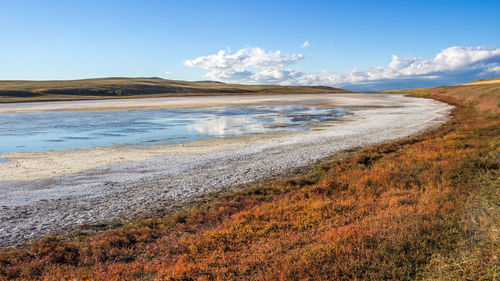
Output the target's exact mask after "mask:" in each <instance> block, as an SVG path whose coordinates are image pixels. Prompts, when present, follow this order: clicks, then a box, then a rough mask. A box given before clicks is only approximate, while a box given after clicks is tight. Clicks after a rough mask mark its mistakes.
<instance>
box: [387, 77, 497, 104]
mask: <svg viewBox="0 0 500 281" xmlns="http://www.w3.org/2000/svg"><path fill="white" fill-rule="evenodd" d="M388 92H398V93H401V92H406V93H411V94H413V95H414V96H422V97H427V96H430V97H433V98H438V99H446V100H447V101H448V102H451V103H454V102H457V103H461V104H464V105H468V106H471V107H474V108H476V109H478V110H480V111H488V112H490V113H500V97H499V95H498V93H499V92H500V78H494V79H486V80H479V81H474V82H470V83H465V84H460V85H455V86H443V87H435V88H418V89H409V90H394V91H388Z"/></svg>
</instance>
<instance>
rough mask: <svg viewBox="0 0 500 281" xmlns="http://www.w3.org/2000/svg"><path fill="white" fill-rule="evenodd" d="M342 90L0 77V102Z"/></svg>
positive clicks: (156, 80) (151, 80)
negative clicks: (4, 78)
mask: <svg viewBox="0 0 500 281" xmlns="http://www.w3.org/2000/svg"><path fill="white" fill-rule="evenodd" d="M338 92H350V91H347V90H344V89H339V88H332V87H322V86H277V85H239V84H225V83H218V82H190V81H181V80H166V79H160V78H97V79H83V80H61V81H22V80H19V81H9V80H3V81H2V80H0V103H1V102H28V101H55V100H86V99H103V98H106V99H108V98H139V97H168V96H199V95H230V94H233V95H234V94H308V93H338Z"/></svg>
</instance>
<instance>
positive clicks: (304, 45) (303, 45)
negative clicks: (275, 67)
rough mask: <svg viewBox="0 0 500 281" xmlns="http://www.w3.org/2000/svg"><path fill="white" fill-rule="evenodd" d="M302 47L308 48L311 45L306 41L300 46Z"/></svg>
mask: <svg viewBox="0 0 500 281" xmlns="http://www.w3.org/2000/svg"><path fill="white" fill-rule="evenodd" d="M300 47H301V48H307V47H309V41H305V42H304V43H302V46H300Z"/></svg>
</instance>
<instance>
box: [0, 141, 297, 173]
mask: <svg viewBox="0 0 500 281" xmlns="http://www.w3.org/2000/svg"><path fill="white" fill-rule="evenodd" d="M299 133H304V132H296V133H281V134H266V135H251V136H240V137H234V138H224V139H205V140H198V141H191V142H187V143H180V144H173V145H156V146H146V147H143V148H133V147H116V148H114V147H94V148H92V149H70V150H60V151H57V150H55V151H46V152H17V153H9V154H3V155H2V154H0V156H1V157H2V158H3V159H4V160H6V162H0V179H1V180H4V181H16V180H23V181H26V180H36V179H43V178H49V177H54V176H60V175H65V174H73V173H77V172H81V171H85V170H89V169H92V168H95V167H100V166H105V165H108V164H113V163H117V162H131V161H141V160H146V159H148V158H151V157H153V156H155V155H200V154H210V153H215V152H221V151H226V150H231V149H236V148H238V147H243V146H246V145H249V144H256V143H261V142H266V141H275V140H277V139H279V138H282V137H284V136H291V135H294V134H299Z"/></svg>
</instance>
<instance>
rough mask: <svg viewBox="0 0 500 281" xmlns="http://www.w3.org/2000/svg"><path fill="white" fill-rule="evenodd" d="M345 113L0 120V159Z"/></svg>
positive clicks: (213, 111)
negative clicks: (0, 156) (6, 155)
mask: <svg viewBox="0 0 500 281" xmlns="http://www.w3.org/2000/svg"><path fill="white" fill-rule="evenodd" d="M345 110H346V109H345V108H321V107H301V106H296V105H287V106H244V107H240V106H226V107H218V108H208V109H207V108H195V109H153V110H122V111H99V112H43V113H7V114H0V153H10V152H22V151H30V152H32V151H46V150H58V149H69V148H90V147H93V146H111V145H137V146H142V145H153V144H171V143H176V142H182V141H185V140H196V139H202V138H214V137H230V136H236V135H248V134H262V133H276V132H291V131H303V130H308V129H309V128H310V126H311V125H312V123H314V122H319V121H325V120H332V119H335V118H336V117H339V116H341V115H345V114H348V113H347V112H345Z"/></svg>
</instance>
